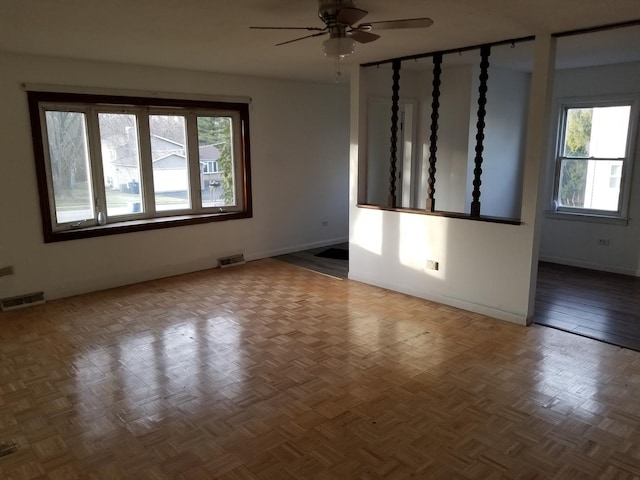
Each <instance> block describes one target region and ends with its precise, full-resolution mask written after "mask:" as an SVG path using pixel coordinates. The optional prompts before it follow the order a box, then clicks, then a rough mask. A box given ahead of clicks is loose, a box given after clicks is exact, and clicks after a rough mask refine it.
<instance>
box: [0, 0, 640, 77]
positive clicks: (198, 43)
mask: <svg viewBox="0 0 640 480" xmlns="http://www.w3.org/2000/svg"><path fill="white" fill-rule="evenodd" d="M336 1H338V0H336ZM343 1H344V0H343ZM85 3H86V4H83V7H82V8H77V2H76V1H73V0H57V1H55V2H51V1H47V0H33V1H28V2H25V1H23V2H17V1H15V0H0V51H5V52H19V53H31V54H41V55H51V56H62V55H63V56H67V57H72V58H80V59H90V60H102V61H116V62H125V63H130V64H138V65H155V66H164V67H173V68H181V69H194V70H200V71H214V72H222V73H232V74H242V75H251V76H261V77H277V78H283V79H300V80H312V81H321V82H333V81H334V78H335V77H334V71H335V70H334V67H335V66H334V62H333V61H331V60H329V59H327V58H325V57H324V56H323V53H322V41H323V37H320V38H309V39H306V40H303V41H300V42H295V43H291V44H287V45H282V46H279V47H276V46H275V44H276V43H278V42H283V41H286V40H289V39H292V38H295V37H296V36H302V35H305V34H306V33H308V32H306V31H299V32H297V31H287V30H250V29H249V28H248V27H249V26H265V25H266V26H301V27H323V26H324V25H323V23H322V22H321V20H320V19H319V18H318V15H317V2H315V1H313V0H305V1H300V0H269V1H267V0H243V1H242V2H228V1H223V0H183V1H180V2H157V0H136V1H135V2H126V4H124V3H122V2H118V1H116V0H104V1H101V2H85ZM357 6H358V7H359V8H362V9H365V10H367V11H368V12H369V14H368V15H367V16H366V17H365V18H364V19H363V21H369V22H375V21H380V20H387V19H401V18H411V17H425V16H426V17H430V18H432V19H433V21H434V24H433V26H432V27H430V28H429V29H425V30H402V31H400V30H385V31H382V32H380V33H381V38H380V39H379V40H377V41H375V42H372V43H368V44H358V45H357V46H356V52H355V54H353V55H351V56H349V57H347V58H346V59H345V60H343V63H344V66H343V68H342V69H343V71H345V75H346V73H348V68H347V67H348V65H351V64H361V63H367V62H372V61H378V60H382V59H386V58H393V57H399V56H405V55H412V54H417V53H424V52H433V51H438V50H445V49H455V48H461V47H466V46H469V45H477V44H481V43H486V42H494V41H499V40H504V39H510V38H516V37H522V36H528V35H535V34H538V33H541V32H563V31H567V30H573V29H579V28H585V27H592V26H594V25H604V24H611V23H616V22H624V21H628V20H632V19H638V18H640V2H639V1H638V0H589V1H585V0H537V1H535V2H534V1H531V0H483V1H481V2H479V1H477V0H456V1H455V2H453V1H441V0H432V1H426V0H399V1H396V2H390V1H388V0H358V2H357ZM602 38H603V37H600V39H599V40H596V41H595V42H594V43H593V44H592V45H590V46H589V48H588V50H589V51H590V52H594V49H595V48H596V47H597V46H599V45H600V44H602V43H603V40H602ZM634 38H635V40H627V41H626V45H627V47H630V48H632V49H633V48H635V50H640V49H637V48H636V46H637V45H638V44H639V43H638V41H637V39H638V38H639V37H634ZM582 43H583V44H584V42H582ZM221 46H222V47H223V48H220V47H221ZM61 52H64V53H61ZM595 53H597V52H595ZM605 55H606V53H605ZM599 58H600V60H602V59H603V57H602V55H600V56H599ZM592 61H593V60H592Z"/></svg>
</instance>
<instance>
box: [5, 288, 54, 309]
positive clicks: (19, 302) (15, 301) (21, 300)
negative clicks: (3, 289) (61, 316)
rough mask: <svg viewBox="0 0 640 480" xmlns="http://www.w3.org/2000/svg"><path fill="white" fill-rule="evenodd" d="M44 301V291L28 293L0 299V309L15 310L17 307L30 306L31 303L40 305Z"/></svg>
mask: <svg viewBox="0 0 640 480" xmlns="http://www.w3.org/2000/svg"><path fill="white" fill-rule="evenodd" d="M41 303H44V293H43V292H36V293H28V294H26V295H19V296H17V297H11V298H3V299H0V310H1V311H3V312H6V311H8V310H17V309H18V308H25V307H30V306H32V305H40V304H41Z"/></svg>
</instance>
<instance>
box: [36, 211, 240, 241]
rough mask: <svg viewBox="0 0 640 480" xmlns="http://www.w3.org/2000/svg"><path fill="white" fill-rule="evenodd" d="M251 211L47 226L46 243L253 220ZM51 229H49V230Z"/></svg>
mask: <svg viewBox="0 0 640 480" xmlns="http://www.w3.org/2000/svg"><path fill="white" fill-rule="evenodd" d="M251 217H252V213H251V211H241V212H229V213H212V214H196V215H178V216H172V217H161V218H148V219H142V220H130V221H126V222H115V223H109V224H107V225H92V226H89V227H84V228H72V229H69V230H61V231H52V230H51V228H50V227H49V226H48V225H45V235H44V237H45V243H52V242H64V241H66V240H76V239H80V238H92V237H103V236H106V235H119V234H122V233H131V232H142V231H146V230H158V229H161V228H172V227H183V226H188V225H198V224H202V223H211V222H223V221H225V220H236V219H240V218H251ZM47 227H49V228H47Z"/></svg>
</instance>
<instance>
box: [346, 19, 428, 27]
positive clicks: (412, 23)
mask: <svg viewBox="0 0 640 480" xmlns="http://www.w3.org/2000/svg"><path fill="white" fill-rule="evenodd" d="M431 25H433V20H431V19H430V18H426V17H425V18H407V19H404V20H387V21H382V22H368V23H361V24H360V25H358V27H357V30H361V29H362V30H391V29H394V28H427V27H430V26H431Z"/></svg>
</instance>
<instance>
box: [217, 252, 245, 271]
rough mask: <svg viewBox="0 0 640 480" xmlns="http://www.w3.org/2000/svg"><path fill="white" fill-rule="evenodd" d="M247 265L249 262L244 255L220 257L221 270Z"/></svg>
mask: <svg viewBox="0 0 640 480" xmlns="http://www.w3.org/2000/svg"><path fill="white" fill-rule="evenodd" d="M245 263H247V262H245V261H244V255H243V254H242V253H239V254H237V255H231V256H229V257H220V258H219V259H218V265H219V266H220V268H227V267H235V266H237V265H244V264H245Z"/></svg>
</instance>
